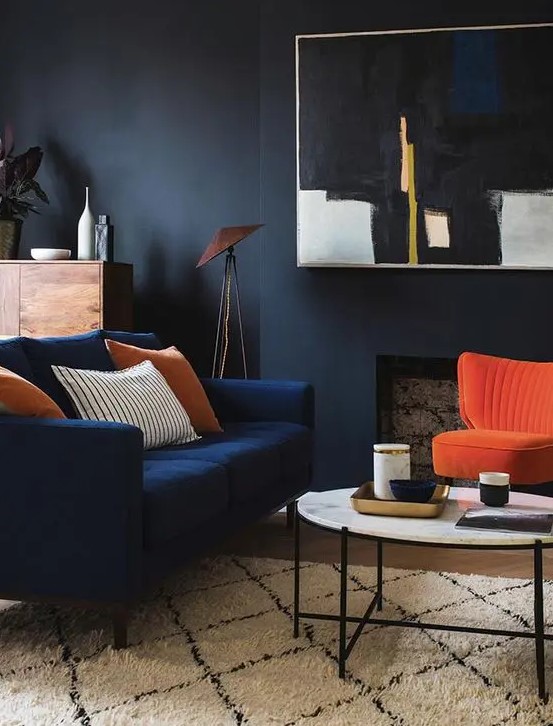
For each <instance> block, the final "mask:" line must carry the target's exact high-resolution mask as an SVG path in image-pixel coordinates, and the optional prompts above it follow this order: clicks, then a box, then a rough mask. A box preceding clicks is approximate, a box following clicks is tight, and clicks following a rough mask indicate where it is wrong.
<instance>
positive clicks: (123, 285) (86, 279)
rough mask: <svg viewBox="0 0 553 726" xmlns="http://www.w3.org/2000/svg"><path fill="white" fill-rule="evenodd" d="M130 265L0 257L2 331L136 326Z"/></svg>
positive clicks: (54, 332) (56, 332)
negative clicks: (134, 324) (133, 319)
mask: <svg viewBox="0 0 553 726" xmlns="http://www.w3.org/2000/svg"><path fill="white" fill-rule="evenodd" d="M132 277H133V272H132V265H126V264H121V263H118V262H85V261H82V262H81V261H72V260H68V261H52V262H35V261H34V260H5V261H2V262H0V336H3V337H6V336H17V335H26V336H29V337H33V338H34V337H40V336H48V335H74V334H76V333H86V332H87V331H90V330H97V329H98V328H107V329H111V330H132V308H133V279H132Z"/></svg>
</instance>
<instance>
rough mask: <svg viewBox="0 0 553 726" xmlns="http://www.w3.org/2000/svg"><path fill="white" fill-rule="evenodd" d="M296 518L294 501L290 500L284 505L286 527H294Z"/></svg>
mask: <svg viewBox="0 0 553 726" xmlns="http://www.w3.org/2000/svg"><path fill="white" fill-rule="evenodd" d="M295 518H296V502H290V504H287V505H286V529H293V528H294V520H295Z"/></svg>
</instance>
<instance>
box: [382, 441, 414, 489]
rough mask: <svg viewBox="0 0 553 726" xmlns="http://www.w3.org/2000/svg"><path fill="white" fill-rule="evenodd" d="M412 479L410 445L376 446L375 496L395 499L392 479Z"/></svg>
mask: <svg viewBox="0 0 553 726" xmlns="http://www.w3.org/2000/svg"><path fill="white" fill-rule="evenodd" d="M410 478H411V447H410V446H409V444H375V445H374V496H375V497H376V498H377V499H395V497H394V495H393V494H392V490H391V489H390V479H410Z"/></svg>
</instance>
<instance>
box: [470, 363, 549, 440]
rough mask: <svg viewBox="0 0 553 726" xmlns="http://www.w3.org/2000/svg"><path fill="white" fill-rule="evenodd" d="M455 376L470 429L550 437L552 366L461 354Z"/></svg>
mask: <svg viewBox="0 0 553 726" xmlns="http://www.w3.org/2000/svg"><path fill="white" fill-rule="evenodd" d="M457 373H458V380H459V407H460V413H461V418H462V419H463V421H464V422H465V424H466V425H467V426H468V427H469V428H471V429H494V430H496V431H524V432H526V433H532V434H552V435H553V363H533V362H530V361H521V360H511V359H510V358H496V357H495V356H491V355H482V354H480V353H463V354H462V355H461V356H460V357H459V363H458V367H457Z"/></svg>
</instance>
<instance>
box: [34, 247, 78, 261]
mask: <svg viewBox="0 0 553 726" xmlns="http://www.w3.org/2000/svg"><path fill="white" fill-rule="evenodd" d="M31 257H32V258H33V260H68V259H69V258H70V257H71V250H58V249H55V248H53V247H34V248H33V249H32V250H31Z"/></svg>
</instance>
